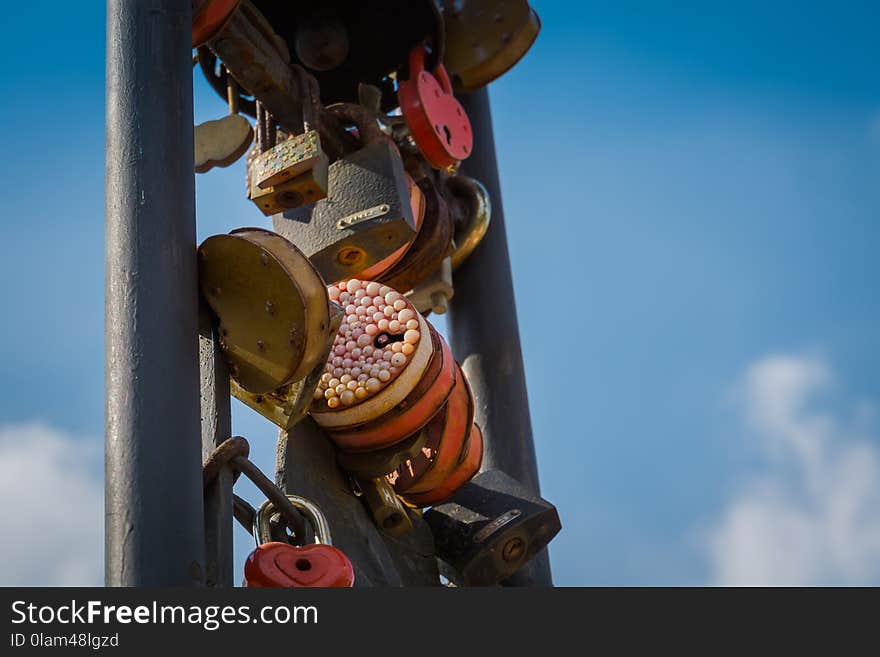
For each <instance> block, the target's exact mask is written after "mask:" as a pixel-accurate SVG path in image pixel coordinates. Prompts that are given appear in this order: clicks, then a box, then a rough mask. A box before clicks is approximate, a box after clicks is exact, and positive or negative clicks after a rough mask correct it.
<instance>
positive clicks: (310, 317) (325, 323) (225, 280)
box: [198, 228, 342, 429]
mask: <svg viewBox="0 0 880 657" xmlns="http://www.w3.org/2000/svg"><path fill="white" fill-rule="evenodd" d="M198 253H199V284H200V287H201V290H202V294H203V296H204V297H205V299H206V300H207V302H208V304H209V305H210V306H211V309H212V310H213V311H214V313H215V314H216V315H217V317H218V318H219V323H220V342H221V347H222V349H223V353H224V355H225V357H226V360H227V361H228V363H229V371H230V378H231V391H232V394H233V395H234V396H235V397H237V398H238V399H240V400H241V401H243V402H244V403H245V404H247V405H249V406H251V407H252V408H254V409H255V410H257V412H259V413H260V414H262V415H264V416H265V417H267V418H268V419H269V420H271V421H272V422H274V423H275V424H277V425H278V426H280V427H282V428H284V429H287V428H289V427H290V426H292V425H293V424H294V423H295V422H297V421H298V420H299V419H300V418H301V417H302V416H303V415H304V414H305V412H306V409H307V407H308V404H309V403H310V402H311V399H312V395H313V392H314V389H315V387H316V386H317V384H318V381H319V379H320V376H321V374H322V372H323V369H324V363H325V362H326V360H327V356H328V354H329V352H330V348H331V347H332V344H333V338H334V337H335V335H336V332H337V330H338V328H339V324H340V322H341V319H342V313H341V309H340V308H339V307H338V306H337V305H336V304H331V303H330V301H329V299H328V297H327V292H326V288H325V286H324V282H323V281H322V280H321V277H320V275H319V274H318V273H317V272H316V271H315V269H314V267H312V266H311V264H310V263H309V261H308V259H307V258H306V257H305V256H304V255H303V254H302V253H301V252H300V251H299V250H298V249H297V248H296V247H295V246H293V245H292V244H291V243H290V242H288V241H287V240H285V239H284V238H283V237H281V236H280V235H276V234H275V233H273V232H271V231H268V230H264V229H261V228H242V229H239V230H235V231H233V232H232V233H230V234H228V235H215V236H213V237H210V238H208V239H207V240H205V241H204V242H203V243H202V244H201V246H200V247H199V251H198Z"/></svg>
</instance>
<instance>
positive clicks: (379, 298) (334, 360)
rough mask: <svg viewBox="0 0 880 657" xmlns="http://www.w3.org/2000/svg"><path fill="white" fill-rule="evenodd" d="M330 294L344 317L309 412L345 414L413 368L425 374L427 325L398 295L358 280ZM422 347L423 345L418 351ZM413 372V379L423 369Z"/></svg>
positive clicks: (429, 349) (335, 287) (428, 342)
mask: <svg viewBox="0 0 880 657" xmlns="http://www.w3.org/2000/svg"><path fill="white" fill-rule="evenodd" d="M328 294H329V296H330V299H331V301H334V302H336V303H339V304H340V305H341V306H342V307H343V308H344V310H345V317H344V318H343V320H342V325H341V326H340V328H339V332H338V333H337V335H336V339H335V341H334V344H333V349H332V350H331V352H330V358H329V359H328V361H327V364H326V366H325V372H324V374H323V375H322V376H321V380H320V383H319V385H318V388H317V389H316V390H315V399H314V402H313V411H318V412H320V411H334V410H336V409H339V410H340V411H343V410H344V409H346V408H349V407H352V406H355V405H357V404H360V403H362V402H364V401H366V400H369V399H371V398H372V397H374V396H375V395H377V394H378V393H380V392H381V391H383V390H385V389H386V388H388V387H389V386H391V384H392V383H394V382H395V380H397V379H398V378H399V377H401V376H402V375H403V374H404V373H405V372H407V373H409V372H408V371H409V369H410V366H411V365H412V364H414V363H415V364H416V368H417V369H420V370H424V366H425V365H426V364H427V361H428V358H429V357H430V351H431V341H430V339H425V340H422V336H423V335H424V336H427V334H428V331H427V326H426V325H425V322H424V319H422V317H421V316H420V315H419V313H418V312H417V311H416V309H415V308H414V307H413V305H412V304H411V303H410V302H409V301H408V300H407V299H406V298H405V297H404V296H403V295H402V294H400V293H399V292H397V291H396V290H392V289H391V288H390V287H388V286H386V285H381V284H379V283H376V282H370V281H361V280H358V279H351V280H349V281H347V282H344V283H339V284H338V285H333V286H331V287H330V288H328ZM422 344H424V345H427V346H426V347H423V348H422V349H420V348H419V346H420V345H422ZM412 374H415V375H416V376H415V377H414V380H417V378H418V376H419V375H420V374H421V371H417V372H412ZM407 378H411V377H407ZM319 423H320V420H319Z"/></svg>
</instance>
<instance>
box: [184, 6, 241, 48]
mask: <svg viewBox="0 0 880 657" xmlns="http://www.w3.org/2000/svg"><path fill="white" fill-rule="evenodd" d="M240 2H241V0H192V47H193V48H195V47H197V46H200V45H202V44H203V43H205V42H206V41H209V40H210V39H213V38H214V36H215V35H216V34H217V33H218V32H220V30H222V29H223V26H224V25H226V23H227V21H228V20H229V19H230V18H232V14H233V13H234V12H235V10H236V9H238V5H239V3H240Z"/></svg>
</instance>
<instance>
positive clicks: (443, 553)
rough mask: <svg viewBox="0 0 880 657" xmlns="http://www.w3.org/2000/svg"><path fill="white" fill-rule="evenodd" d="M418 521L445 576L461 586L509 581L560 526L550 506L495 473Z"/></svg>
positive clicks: (474, 482)
mask: <svg viewBox="0 0 880 657" xmlns="http://www.w3.org/2000/svg"><path fill="white" fill-rule="evenodd" d="M424 518H425V520H426V521H427V522H428V524H429V525H430V526H431V530H432V532H433V534H434V542H435V544H436V548H437V556H438V557H439V558H440V559H442V560H443V561H444V562H445V563H447V564H448V565H449V566H451V570H449V569H446V573H447V574H448V575H451V577H452V578H453V581H455V582H456V583H457V584H460V585H464V586H492V585H495V584H498V583H499V582H501V581H502V580H504V579H506V578H508V577H510V576H511V575H513V574H514V573H515V572H516V571H518V570H519V569H520V568H522V567H523V566H524V565H525V564H526V563H527V562H528V561H529V560H530V559H531V558H532V557H534V556H535V555H536V554H537V553H538V552H539V551H540V550H542V549H543V548H544V547H546V546H547V544H548V543H549V542H550V541H551V540H552V539H553V537H554V536H556V534H557V533H558V532H559V530H560V529H561V528H562V525H561V524H560V521H559V514H558V512H557V511H556V507H555V506H553V505H552V504H551V503H550V502H548V501H547V500H545V499H543V498H541V497H537V496H535V495H531V494H529V492H528V491H527V490H526V489H525V488H524V487H523V486H522V484H520V483H519V482H518V481H516V480H515V479H514V478H512V477H510V476H508V475H507V474H505V473H504V472H501V471H500V470H489V471H487V472H483V473H481V474H479V475H477V476H476V477H474V478H473V479H472V480H471V481H470V482H469V483H467V484H465V485H464V486H462V487H461V488H459V490H458V491H457V492H455V493H454V494H453V495H452V497H451V498H450V499H449V500H448V501H447V502H445V503H442V504H439V505H435V506H433V507H432V508H431V509H430V510H428V511H426V512H425V514H424Z"/></svg>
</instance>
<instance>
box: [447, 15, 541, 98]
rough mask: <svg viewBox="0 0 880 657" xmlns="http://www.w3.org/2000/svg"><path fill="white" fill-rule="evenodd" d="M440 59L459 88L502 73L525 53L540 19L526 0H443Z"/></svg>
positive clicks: (474, 86)
mask: <svg viewBox="0 0 880 657" xmlns="http://www.w3.org/2000/svg"><path fill="white" fill-rule="evenodd" d="M443 22H444V24H445V27H446V51H445V53H444V57H443V61H444V63H445V64H446V68H447V69H448V71H449V74H450V75H451V76H452V77H453V78H454V79H455V81H456V88H457V89H459V90H461V91H473V90H474V89H478V88H480V87H483V86H485V85H487V84H489V83H490V82H492V81H493V80H495V79H497V78H499V77H501V76H502V75H503V74H504V73H506V72H507V71H508V70H509V69H511V68H512V67H513V66H514V65H515V64H516V63H517V62H518V61H519V60H520V59H522V58H523V56H525V54H526V53H527V52H528V50H529V48H531V47H532V44H533V43H534V42H535V39H536V38H537V37H538V32H539V31H540V30H541V20H540V19H539V18H538V14H537V13H536V12H535V10H534V9H532V8H531V7H530V6H529V3H528V1H527V0H443Z"/></svg>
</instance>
